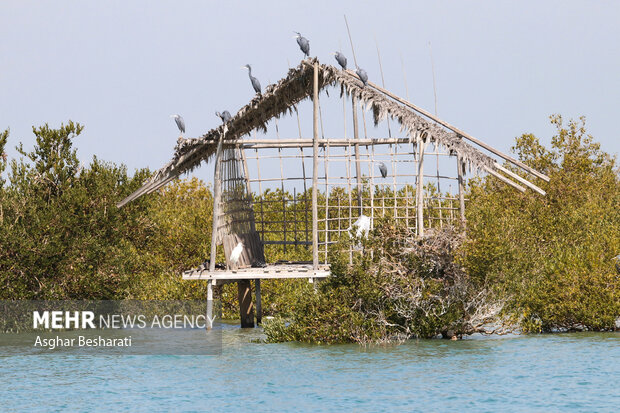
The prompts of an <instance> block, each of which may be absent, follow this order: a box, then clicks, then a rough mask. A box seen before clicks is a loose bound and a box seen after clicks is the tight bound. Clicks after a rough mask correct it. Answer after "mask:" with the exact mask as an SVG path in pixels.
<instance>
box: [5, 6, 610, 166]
mask: <svg viewBox="0 0 620 413" xmlns="http://www.w3.org/2000/svg"><path fill="white" fill-rule="evenodd" d="M332 3H336V2H330V1H303V2H296V1H260V2H258V1H253V2H250V1H247V2H241V1H210V2H205V1H106V2H95V1H53V2H51V1H50V2H47V1H37V2H35V1H6V0H5V1H2V2H1V3H0V39H1V41H0V53H1V55H2V59H0V96H1V98H0V129H4V128H7V127H10V128H11V136H10V142H9V145H10V148H9V155H10V156H14V155H15V151H14V149H13V148H14V147H15V145H17V144H18V142H19V141H22V142H23V143H24V145H25V147H26V148H31V147H32V144H33V142H34V138H33V135H32V133H31V127H32V126H33V125H41V124H43V123H45V122H48V123H49V124H50V125H52V126H58V125H59V124H60V123H61V122H66V121H67V120H69V119H71V120H73V121H77V122H80V123H82V124H84V125H85V126H86V129H85V131H84V133H83V135H82V136H80V138H79V139H78V140H77V142H76V144H77V147H78V149H79V154H80V158H81V159H82V160H83V161H84V162H88V161H89V160H90V158H91V157H92V155H93V154H96V155H97V156H98V157H100V158H102V159H105V160H109V161H113V162H116V163H124V164H126V165H128V166H129V168H130V170H133V169H134V168H139V167H150V168H151V169H156V168H159V167H160V166H161V165H163V164H164V163H165V162H166V161H168V160H169V159H170V157H171V155H172V150H173V147H174V144H175V141H176V137H177V136H178V133H177V131H176V127H175V125H174V122H173V120H172V119H170V118H169V115H170V114H172V113H181V114H182V115H183V116H184V118H185V120H186V123H187V136H190V137H193V136H198V135H201V134H202V133H204V132H206V131H207V130H209V129H210V128H212V127H214V126H215V125H217V123H218V122H219V120H218V119H217V118H216V117H215V116H214V115H213V112H214V111H216V110H222V109H226V108H227V109H228V110H230V111H231V112H232V113H234V112H235V111H236V110H238V109H239V108H240V107H241V106H243V105H244V104H245V103H247V101H248V100H249V99H250V98H251V97H252V95H253V92H252V89H251V87H250V84H249V82H248V79H247V75H246V73H245V71H243V70H241V69H240V66H241V65H243V64H245V63H251V64H252V65H253V67H254V69H255V72H256V73H255V74H256V76H257V77H259V78H260V79H261V81H262V83H263V87H264V86H265V85H266V84H267V82H268V80H269V81H271V82H274V81H276V80H277V79H279V78H281V77H282V76H283V75H284V74H285V72H286V70H287V65H288V63H287V62H288V61H290V62H291V64H297V63H298V61H299V60H300V58H301V53H300V51H299V49H298V47H297V44H296V43H295V40H294V39H292V35H293V33H292V31H293V30H297V31H300V32H302V34H304V35H305V36H306V37H307V38H308V39H309V40H310V44H311V54H312V55H316V56H318V57H319V59H320V60H321V61H325V62H329V63H333V62H334V61H333V56H331V55H330V52H332V51H334V50H336V49H338V48H339V47H340V45H341V47H342V50H343V51H344V52H345V54H347V55H348V56H349V60H350V61H352V60H353V59H352V58H351V52H350V46H349V44H348V38H347V35H346V28H345V25H344V19H343V15H344V14H345V13H346V15H347V17H348V20H349V24H350V26H351V31H352V35H353V39H354V42H355V47H356V53H357V59H358V61H359V62H360V66H362V67H364V68H365V69H366V70H367V72H368V73H369V76H370V78H371V80H375V81H376V82H377V83H379V80H380V75H379V64H378V61H377V55H376V48H375V40H374V39H375V36H376V39H377V41H378V43H379V46H380V48H381V54H382V60H383V67H384V71H385V80H386V86H387V87H388V88H389V89H391V90H393V91H394V92H395V93H397V94H399V95H402V96H405V86H404V82H403V75H402V69H401V55H402V56H403V59H404V67H405V70H406V75H407V80H408V86H409V87H408V88H409V95H410V99H411V100H412V101H413V102H415V103H416V104H418V105H420V106H422V107H423V108H426V109H429V110H431V111H432V110H433V106H434V101H433V88H432V71H431V63H430V58H429V49H428V42H429V41H430V42H432V47H433V54H434V59H435V68H436V77H437V94H438V102H439V103H438V109H439V115H440V117H442V118H444V119H445V120H447V121H449V122H450V123H452V124H454V125H456V126H458V127H460V128H461V129H463V130H465V131H467V132H469V133H470V134H472V135H474V136H476V137H478V138H479V139H482V140H484V141H486V142H488V143H490V144H491V145H494V146H495V147H497V148H499V149H502V150H505V151H507V150H508V149H509V147H510V146H511V145H512V143H513V141H514V138H515V137H516V136H518V135H520V134H522V133H524V132H532V133H535V134H536V135H537V136H539V137H540V138H541V139H542V140H543V142H548V141H549V138H550V136H551V135H552V133H553V128H552V127H551V126H550V125H549V122H548V116H549V115H550V114H553V113H559V114H562V115H563V116H564V117H565V118H566V119H568V118H571V117H578V116H580V115H585V116H586V117H587V121H588V130H589V132H590V133H591V134H593V135H594V136H595V138H596V139H597V140H598V141H600V142H601V143H602V145H603V148H604V149H605V150H606V151H608V152H611V153H613V154H617V153H618V152H619V151H620V139H619V138H618V131H617V121H616V119H617V118H618V112H619V109H620V105H619V103H620V28H619V27H620V24H619V21H620V2H613V1H596V2H590V1H587V2H586V1H544V2H540V1H468V2H465V1H442V2H429V1H418V2H414V1H389V2H378V1H348V2H342V3H338V4H335V5H334V4H332Z"/></svg>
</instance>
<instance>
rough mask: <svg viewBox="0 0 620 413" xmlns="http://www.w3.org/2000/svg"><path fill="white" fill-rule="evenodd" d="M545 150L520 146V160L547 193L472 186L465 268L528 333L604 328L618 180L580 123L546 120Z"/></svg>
mask: <svg viewBox="0 0 620 413" xmlns="http://www.w3.org/2000/svg"><path fill="white" fill-rule="evenodd" d="M551 121H552V123H553V124H554V125H555V126H556V127H557V134H556V135H555V136H554V137H553V139H552V141H551V145H552V147H551V150H548V149H546V148H544V147H543V146H542V145H541V144H540V142H539V141H538V139H537V138H536V137H535V136H533V135H523V136H521V137H520V138H518V139H517V141H516V145H515V146H514V148H513V150H514V151H515V152H516V154H517V155H518V156H519V158H520V159H521V160H522V161H524V162H525V163H527V164H529V165H531V166H532V167H534V168H536V169H538V170H540V171H542V172H544V173H545V174H547V175H548V176H549V177H550V178H551V180H550V182H549V183H546V182H543V181H541V180H538V181H537V182H536V183H537V184H538V185H540V186H541V187H542V188H543V189H544V190H545V191H546V192H547V195H546V196H544V197H543V196H539V195H537V194H535V193H533V192H531V191H528V192H526V193H520V192H517V191H514V190H513V189H511V188H507V187H506V186H504V185H503V184H501V183H499V182H498V181H497V180H494V179H484V180H478V181H474V182H473V184H472V185H471V189H470V196H469V197H470V199H471V200H470V202H469V204H468V208H467V221H468V225H467V228H468V237H469V242H468V243H467V245H466V248H465V249H464V257H465V266H466V267H467V269H468V271H469V273H470V275H471V277H472V278H474V279H475V280H478V281H480V282H486V283H488V284H490V285H493V286H494V288H495V292H496V294H498V295H500V296H502V297H504V298H505V299H506V300H507V303H506V309H505V313H506V314H507V315H509V316H511V317H512V318H513V320H515V321H519V322H520V323H521V324H522V325H523V326H524V327H525V328H526V330H530V331H551V330H556V329H560V330H562V329H572V328H584V327H587V328H589V329H610V328H613V326H614V321H615V319H616V317H618V316H620V276H618V274H617V273H616V271H615V269H614V265H613V264H614V263H613V260H612V258H613V257H614V256H615V255H617V254H618V253H620V177H619V174H618V169H617V166H616V162H615V159H614V158H612V157H610V156H609V155H608V154H606V153H605V152H603V151H602V150H601V148H600V145H599V144H598V143H596V142H595V141H594V140H593V138H592V137H591V136H590V135H588V134H587V133H586V130H585V120H584V119H583V118H582V119H581V120H580V122H576V121H571V122H569V123H568V125H567V126H566V127H565V126H564V125H563V123H562V118H561V117H559V116H553V117H552V118H551Z"/></svg>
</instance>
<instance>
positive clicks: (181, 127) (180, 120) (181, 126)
mask: <svg viewBox="0 0 620 413" xmlns="http://www.w3.org/2000/svg"><path fill="white" fill-rule="evenodd" d="M170 117H171V118H174V121H175V122H176V124H177V128H179V131H181V136H183V134H184V133H185V121H184V120H183V117H182V116H181V115H179V114H178V113H177V114H176V115H170Z"/></svg>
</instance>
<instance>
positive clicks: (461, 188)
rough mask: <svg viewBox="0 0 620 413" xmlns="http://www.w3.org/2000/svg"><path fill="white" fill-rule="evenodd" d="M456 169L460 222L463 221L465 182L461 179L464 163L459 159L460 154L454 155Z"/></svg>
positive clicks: (463, 172) (463, 173)
mask: <svg viewBox="0 0 620 413" xmlns="http://www.w3.org/2000/svg"><path fill="white" fill-rule="evenodd" d="M456 171H457V173H458V180H459V212H460V213H461V222H462V223H463V224H464V223H465V183H464V181H463V175H465V165H463V161H462V160H461V156H460V155H457V156H456Z"/></svg>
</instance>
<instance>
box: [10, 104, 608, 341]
mask: <svg viewBox="0 0 620 413" xmlns="http://www.w3.org/2000/svg"><path fill="white" fill-rule="evenodd" d="M552 122H553V123H554V124H555V125H556V126H557V128H558V132H557V134H556V136H554V137H553V139H552V147H551V149H550V150H549V149H547V148H545V147H544V146H543V145H542V144H541V143H540V142H539V141H538V139H537V138H536V137H535V136H533V135H523V136H521V137H519V138H517V141H516V144H515V147H514V148H513V149H514V151H515V153H516V154H517V156H518V157H519V158H520V159H521V160H523V161H524V162H526V163H527V164H529V165H531V166H533V167H534V168H536V169H538V170H541V171H542V172H544V173H546V174H547V175H549V176H550V177H551V181H550V182H549V183H545V182H537V184H538V185H539V186H541V187H542V188H543V189H545V191H547V196H545V197H543V196H540V195H538V194H536V193H534V192H532V191H528V192H526V193H519V192H517V191H514V190H513V189H512V188H509V187H506V186H505V185H504V184H503V183H501V182H500V181H498V180H496V179H494V178H492V177H490V178H488V179H487V178H485V179H480V180H477V181H474V182H472V184H471V186H470V188H469V194H468V198H469V199H470V202H469V204H468V210H467V219H468V233H467V238H466V239H463V238H461V236H460V235H459V234H460V233H457V232H450V229H448V228H446V231H445V232H441V231H432V230H431V231H429V232H430V234H431V236H429V237H427V238H425V239H424V240H418V239H417V238H415V237H414V236H413V235H412V234H410V233H409V232H408V231H406V230H405V229H404V228H401V227H399V226H394V223H393V221H392V220H391V214H392V210H391V209H390V208H391V207H392V206H394V207H398V208H399V210H398V213H399V215H400V216H403V214H404V215H405V216H409V217H411V222H409V224H410V225H411V224H413V219H414V217H415V210H414V204H413V203H412V202H410V198H411V197H412V196H413V194H414V193H415V188H414V187H411V186H406V187H403V188H401V189H399V191H398V193H397V194H394V193H393V192H392V190H391V189H390V188H389V187H376V188H375V189H374V191H375V192H374V193H373V194H372V195H373V196H374V198H375V202H377V200H378V199H381V200H382V201H381V202H383V203H385V206H386V207H387V209H386V212H387V213H386V216H385V217H384V219H383V221H382V220H381V219H379V218H376V219H375V230H374V232H372V233H371V235H370V237H369V238H368V239H367V240H358V239H349V238H348V237H346V236H344V237H341V239H340V243H339V244H336V247H335V248H330V250H329V255H330V260H329V261H330V262H331V263H332V271H333V273H334V274H335V277H332V278H331V279H329V280H327V281H326V282H323V283H321V284H320V285H319V287H318V290H317V291H316V292H315V290H314V287H313V285H312V284H309V283H308V282H307V281H306V280H270V281H263V283H262V298H263V313H264V315H265V316H268V315H273V316H276V318H275V319H273V320H270V321H266V322H265V330H266V332H267V334H268V337H269V339H270V340H272V341H288V340H297V341H311V342H320V343H333V342H349V341H357V342H364V343H366V342H381V341H391V340H400V339H405V338H408V337H432V336H435V335H437V334H442V335H444V336H453V335H459V334H467V333H470V332H472V331H476V328H477V326H478V324H479V323H480V322H483V321H485V320H487V319H486V318H485V317H486V315H497V314H496V312H494V310H493V309H496V308H501V306H495V307H494V306H493V305H490V304H494V303H503V304H504V307H503V311H504V314H505V315H506V316H509V317H511V319H512V320H514V321H517V322H519V323H520V324H521V326H522V327H523V329H524V330H526V331H550V330H554V329H562V328H580V327H583V326H585V327H587V328H590V329H609V328H612V327H613V323H614V320H615V318H616V317H617V316H618V315H619V314H620V297H619V294H620V292H619V291H620V278H619V277H618V275H617V274H616V273H615V269H614V267H613V261H612V257H613V256H615V255H617V254H618V253H619V252H620V213H619V212H618V211H620V179H619V173H618V169H617V166H616V163H615V162H616V161H615V159H613V158H611V157H610V156H609V155H607V154H606V153H605V152H603V151H602V150H601V149H600V146H599V145H598V144H597V143H596V142H595V141H594V140H593V138H592V137H591V136H589V135H587V133H586V131H585V125H584V121H583V119H582V120H581V122H573V121H571V122H569V124H568V125H567V126H566V127H565V126H563V123H562V119H561V118H560V117H559V116H556V117H553V118H552ZM82 129H83V128H82V126H80V125H79V124H74V123H73V122H69V123H68V124H67V125H61V127H60V128H58V129H53V128H50V127H49V126H48V125H44V126H42V127H40V128H33V132H34V134H35V138H36V144H35V146H34V148H33V149H32V150H31V151H27V150H25V149H24V148H23V147H22V146H21V145H19V146H18V148H17V150H18V152H19V154H20V155H21V157H20V158H19V159H17V160H12V161H11V162H10V163H9V162H8V160H7V159H6V154H5V148H6V145H7V141H8V139H9V131H8V130H6V131H4V132H1V133H0V246H1V248H0V286H1V287H2V289H1V291H0V298H3V299H88V298H90V299H118V298H137V299H199V300H203V299H204V298H205V297H206V283H204V282H202V281H183V280H182V279H181V277H180V273H181V272H182V271H183V270H186V269H189V268H195V267H197V266H198V265H199V264H201V263H202V262H203V261H204V260H205V258H207V257H209V254H210V240H211V215H212V205H213V198H212V194H211V191H210V189H209V188H208V187H206V186H205V185H204V183H203V182H201V181H199V180H197V179H190V180H181V181H177V182H174V183H171V184H170V185H168V186H167V187H166V188H165V189H163V190H160V191H158V192H157V193H154V194H151V195H149V196H148V197H143V198H140V199H139V200H137V201H134V202H132V203H130V204H128V205H126V206H125V207H123V208H121V209H118V208H117V207H116V205H115V203H116V202H118V201H119V200H120V199H123V198H124V197H126V196H127V195H128V194H130V193H131V192H133V191H134V190H135V189H137V188H138V187H139V186H140V185H141V184H142V182H144V180H145V179H146V178H147V177H148V176H149V172H148V171H146V170H141V171H137V172H136V173H135V174H134V176H133V177H129V176H128V174H127V170H126V168H125V167H124V166H118V165H114V164H111V163H107V162H103V161H101V160H99V159H97V158H96V157H95V158H94V159H93V160H92V161H91V162H90V163H89V164H88V165H86V166H81V165H80V162H79V160H78V157H77V153H76V150H75V148H74V147H73V140H74V139H76V138H77V137H78V136H79V135H80V133H81V131H82ZM506 166H507V167H508V165H506ZM7 168H8V171H7ZM515 172H518V171H516V170H515ZM5 178H6V181H5ZM364 188H365V189H363V193H362V196H363V198H364V199H365V200H366V201H364V202H367V200H368V199H369V198H370V195H371V194H370V193H369V189H368V188H369V187H368V186H364ZM425 191H426V192H427V194H430V196H431V197H432V196H435V195H439V192H438V191H437V189H436V188H435V187H433V186H431V185H429V186H428V187H426V188H425ZM394 195H396V197H395V196H394ZM394 198H397V200H396V201H395V200H394ZM291 199H296V200H298V201H299V202H297V203H295V202H290V201H287V200H291ZM304 200H306V201H307V202H310V189H308V190H306V191H305V192H301V193H294V194H291V193H289V192H287V191H283V190H276V191H267V192H265V193H264V194H263V196H262V197H258V196H256V195H255V196H254V202H255V204H254V205H255V214H256V216H257V229H259V230H265V231H266V232H265V237H266V239H267V240H271V239H274V240H275V239H281V234H276V233H275V232H281V231H282V230H283V227H282V222H284V221H288V222H291V221H296V222H297V223H296V224H295V225H289V226H288V227H287V228H286V230H287V235H286V236H287V240H289V241H290V240H298V241H304V242H305V241H306V240H311V226H312V225H311V218H310V217H308V216H307V212H306V208H305V207H304V203H303V201H304ZM395 202H396V203H397V205H394V203H395ZM447 202H449V201H447V200H442V201H440V200H436V201H435V200H431V205H434V204H435V203H436V204H437V206H441V207H450V206H451V205H450V204H448V203H447ZM325 204H327V209H326V208H325ZM319 205H320V208H319V211H318V212H319V218H320V219H323V218H325V216H326V214H328V215H329V217H330V220H329V221H327V222H328V223H327V224H325V222H326V221H325V220H322V221H321V222H320V223H319V225H320V226H321V225H323V226H324V225H330V229H332V230H336V229H339V228H340V229H342V228H341V226H342V225H343V222H340V221H341V220H338V219H333V218H334V217H340V212H339V211H341V210H342V208H347V206H352V207H353V208H356V207H357V192H356V190H354V191H353V193H352V194H351V196H349V195H348V194H346V193H345V191H344V190H343V188H334V189H333V190H332V191H331V192H330V193H329V196H327V195H326V194H325V193H320V192H319ZM366 207H368V205H366ZM445 210H448V209H445ZM427 212H428V213H425V220H428V221H427V222H426V223H425V227H426V228H431V229H435V230H437V229H438V228H436V226H437V223H438V222H439V220H437V219H436V218H438V215H439V214H440V213H441V210H440V209H431V210H427ZM444 213H446V212H444ZM374 215H375V217H378V216H379V214H378V213H377V212H375V214H374ZM285 218H286V219H285ZM454 219H455V221H456V220H457V219H458V217H454ZM263 220H264V221H267V223H265V224H264V226H263V227H261V225H262V224H261V221H263ZM401 223H402V222H401ZM344 225H345V227H346V226H348V225H350V223H346V222H345V223H344ZM323 229H324V227H320V230H323ZM269 231H274V233H271V232H269ZM331 241H337V240H335V239H331ZM461 242H464V244H463V245H462V247H460V249H458V250H457V247H458V246H459V245H460V243H461ZM349 245H354V246H355V247H361V248H362V250H361V252H362V253H360V252H356V253H354V254H353V256H352V262H350V261H349V253H348V246H349ZM371 251H372V252H371ZM265 252H266V255H267V258H268V260H269V261H271V262H273V261H276V260H279V259H289V260H309V259H311V250H310V248H308V247H307V246H305V245H296V246H291V245H287V246H286V247H285V246H283V245H267V246H266V248H265ZM217 254H218V262H222V261H223V251H222V249H221V248H218V252H217ZM489 286H490V287H489ZM489 288H491V289H492V291H488V290H489ZM216 294H217V297H219V298H220V299H221V307H222V312H223V315H224V317H225V318H237V317H238V307H237V289H236V285H235V284H228V285H224V286H218V287H217V288H216ZM480 297H482V298H483V299H480ZM487 307H488V308H487ZM483 310H484V311H483ZM487 310H488V311H487ZM481 314H483V316H481ZM485 314H486V315H485ZM287 319H288V320H290V321H291V322H290V323H288V324H287V323H286V322H285V321H284V320H287Z"/></svg>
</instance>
